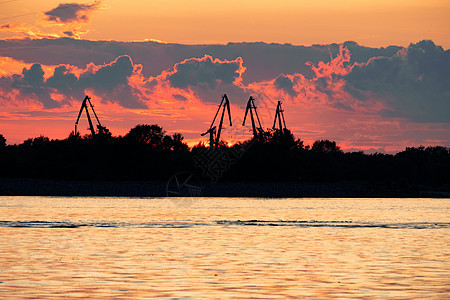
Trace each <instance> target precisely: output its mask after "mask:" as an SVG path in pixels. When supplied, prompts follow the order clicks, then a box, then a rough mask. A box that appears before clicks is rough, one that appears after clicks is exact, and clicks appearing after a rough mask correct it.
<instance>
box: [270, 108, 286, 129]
mask: <svg viewBox="0 0 450 300" xmlns="http://www.w3.org/2000/svg"><path fill="white" fill-rule="evenodd" d="M283 112H284V110H283V108H282V107H281V101H278V105H277V110H276V112H275V119H274V120H273V126H272V129H277V130H280V131H284V130H285V129H286V122H285V121H284V114H283ZM277 119H278V127H279V128H276V124H277ZM281 122H283V123H281Z"/></svg>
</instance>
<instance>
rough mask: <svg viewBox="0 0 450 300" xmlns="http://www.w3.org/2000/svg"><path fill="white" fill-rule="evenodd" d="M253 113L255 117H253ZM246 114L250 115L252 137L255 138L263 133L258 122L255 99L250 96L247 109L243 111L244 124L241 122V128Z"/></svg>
mask: <svg viewBox="0 0 450 300" xmlns="http://www.w3.org/2000/svg"><path fill="white" fill-rule="evenodd" d="M253 113H254V115H255V116H253ZM247 114H250V119H251V121H252V129H253V136H254V137H255V138H256V137H258V135H259V134H261V133H262V132H263V129H262V126H261V122H260V121H259V117H258V112H257V111H256V106H255V98H253V97H252V96H250V99H248V102H247V108H246V109H245V115H244V122H242V126H245V120H246V119H247ZM255 117H256V121H258V124H256V122H255ZM257 125H258V126H257Z"/></svg>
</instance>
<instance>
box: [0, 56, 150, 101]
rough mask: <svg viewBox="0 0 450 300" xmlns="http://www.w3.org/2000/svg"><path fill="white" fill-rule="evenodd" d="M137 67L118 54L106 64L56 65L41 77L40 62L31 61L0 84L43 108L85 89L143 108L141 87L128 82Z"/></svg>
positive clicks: (80, 94)
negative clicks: (81, 67)
mask: <svg viewBox="0 0 450 300" xmlns="http://www.w3.org/2000/svg"><path fill="white" fill-rule="evenodd" d="M140 70H141V67H140V66H139V65H134V64H133V61H132V60H131V58H130V57H129V56H119V57H118V58H117V59H115V60H114V61H112V62H111V63H109V64H104V65H99V66H97V65H94V64H89V65H87V66H86V68H85V69H77V68H74V67H73V66H69V65H60V66H57V67H55V68H54V71H53V74H52V75H51V76H50V77H48V78H47V79H45V77H44V75H45V72H44V71H43V69H42V66H41V65H40V64H33V65H32V66H31V67H30V68H29V69H27V68H24V69H23V71H22V74H12V75H10V76H3V77H1V78H0V88H1V89H2V90H3V91H5V92H8V91H17V92H18V93H19V94H18V98H19V99H26V98H31V99H34V100H36V101H38V102H40V103H41V104H42V105H43V106H44V107H45V108H47V109H51V108H55V107H59V106H62V105H66V104H68V101H69V100H71V99H74V100H79V99H82V98H83V97H84V94H85V93H93V94H95V95H96V96H98V97H101V98H102V99H103V101H104V102H112V103H118V104H120V105H121V106H122V107H126V108H145V107H146V105H145V104H144V103H143V101H142V100H141V96H142V91H141V90H140V89H139V87H138V86H136V85H134V84H133V83H132V79H136V77H137V78H139V77H140V76H141V75H140ZM56 99H58V101H57V100H56Z"/></svg>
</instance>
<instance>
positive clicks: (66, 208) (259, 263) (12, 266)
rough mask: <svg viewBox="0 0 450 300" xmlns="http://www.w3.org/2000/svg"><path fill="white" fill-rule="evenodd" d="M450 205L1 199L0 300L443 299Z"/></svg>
mask: <svg viewBox="0 0 450 300" xmlns="http://www.w3.org/2000/svg"><path fill="white" fill-rule="evenodd" d="M449 246H450V199H307V198H305V199H291V198H286V199H280V198H276V199H274V198H273V199H260V198H111V197H103V198H102V197H95V198H92V197H84V198H83V197H0V271H1V272H0V298H2V299H47V298H52V299H53V298H56V299H58V298H61V299H63V298H65V299H68V298H69V299H71V298H96V299H98V298H114V299H130V298H137V299H145V298H147V299H155V298H157V299H248V298H252V299H299V298H301V299H318V298H319V299H323V298H333V299H334V298H344V299H348V298H370V299H378V298H389V299H423V298H432V299H449V298H450V247H449Z"/></svg>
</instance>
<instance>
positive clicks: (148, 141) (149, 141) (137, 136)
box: [125, 124, 165, 148]
mask: <svg viewBox="0 0 450 300" xmlns="http://www.w3.org/2000/svg"><path fill="white" fill-rule="evenodd" d="M164 134H165V131H164V130H163V129H162V127H160V126H158V125H146V124H140V125H136V126H135V127H134V128H132V129H131V130H130V131H129V132H128V133H127V134H126V135H125V140H127V141H128V142H131V143H137V144H145V145H151V146H152V147H153V148H161V147H162V145H163V138H164Z"/></svg>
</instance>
